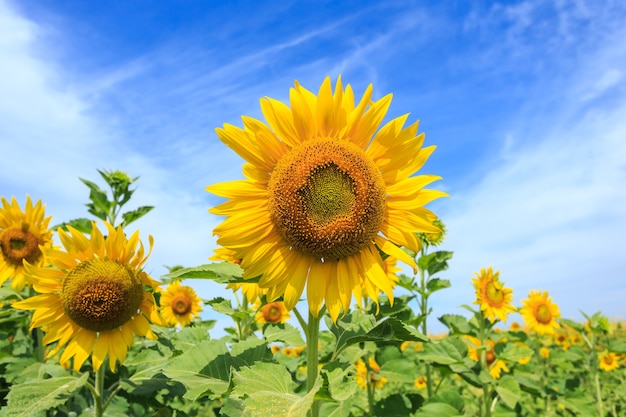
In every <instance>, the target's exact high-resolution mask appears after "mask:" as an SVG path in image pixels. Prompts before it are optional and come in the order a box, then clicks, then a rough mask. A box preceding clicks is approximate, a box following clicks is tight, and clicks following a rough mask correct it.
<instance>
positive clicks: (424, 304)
mask: <svg viewBox="0 0 626 417" xmlns="http://www.w3.org/2000/svg"><path fill="white" fill-rule="evenodd" d="M425 255H426V250H425V249H424V248H422V249H421V251H420V256H425ZM419 273H420V296H421V302H420V310H421V311H420V313H421V314H422V317H423V318H424V319H423V321H422V325H421V327H422V334H423V335H425V336H428V294H427V292H426V284H427V280H426V274H425V272H424V268H420V270H419ZM426 392H427V393H428V398H430V397H432V396H433V381H432V377H431V368H430V364H428V363H427V364H426Z"/></svg>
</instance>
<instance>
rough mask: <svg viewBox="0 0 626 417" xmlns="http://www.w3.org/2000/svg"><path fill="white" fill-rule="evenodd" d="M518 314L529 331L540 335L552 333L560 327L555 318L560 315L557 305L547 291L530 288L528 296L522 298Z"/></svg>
mask: <svg viewBox="0 0 626 417" xmlns="http://www.w3.org/2000/svg"><path fill="white" fill-rule="evenodd" d="M522 305H523V307H522V308H521V309H520V314H521V315H522V317H523V318H524V322H525V323H526V325H527V326H528V328H529V330H530V331H534V332H537V333H538V334H541V335H553V334H554V331H555V330H556V329H558V328H559V327H560V325H559V323H557V321H556V319H557V318H559V317H561V313H560V312H559V306H558V305H557V304H554V303H553V302H552V298H551V297H548V292H547V291H544V292H539V291H535V290H530V292H529V293H528V298H527V299H525V300H522Z"/></svg>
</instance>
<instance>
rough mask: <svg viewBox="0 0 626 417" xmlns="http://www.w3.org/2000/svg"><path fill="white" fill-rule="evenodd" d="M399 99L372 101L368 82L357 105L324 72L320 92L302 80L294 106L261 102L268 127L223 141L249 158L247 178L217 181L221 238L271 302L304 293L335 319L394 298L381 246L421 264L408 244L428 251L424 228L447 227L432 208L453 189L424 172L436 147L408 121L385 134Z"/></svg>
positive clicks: (253, 127) (229, 134) (246, 129)
mask: <svg viewBox="0 0 626 417" xmlns="http://www.w3.org/2000/svg"><path fill="white" fill-rule="evenodd" d="M390 102H391V95H388V96H385V97H383V98H382V99H380V100H377V101H373V100H372V87H371V86H369V87H368V88H367V89H366V91H365V94H364V96H363V97H362V99H361V101H359V102H357V103H355V100H354V93H353V90H352V88H351V87H350V86H349V85H348V86H346V88H345V89H344V88H343V85H342V83H341V79H338V80H337V84H336V87H335V91H334V93H333V91H332V86H331V82H330V78H326V79H325V80H324V82H323V83H322V86H321V87H320V89H319V92H318V94H317V96H316V95H315V94H314V93H312V92H310V91H309V90H307V89H305V88H303V87H302V86H301V85H300V84H299V83H298V82H296V83H295V87H294V88H292V89H291V91H290V105H291V107H289V106H287V105H285V104H284V103H282V102H280V101H277V100H274V99H272V98H263V99H262V100H261V111H262V112H263V115H264V117H265V120H266V123H267V124H266V123H264V122H262V121H259V120H256V119H253V118H250V117H245V116H244V117H243V118H242V119H243V129H241V128H238V127H235V126H233V125H229V124H226V125H224V127H223V128H219V129H217V130H216V131H217V135H218V136H219V137H220V139H221V140H222V141H223V142H224V143H225V144H226V145H228V146H229V147H231V148H232V149H233V150H234V151H235V152H237V153H238V154H239V155H240V156H241V157H243V158H244V159H245V160H246V161H247V163H246V164H244V166H243V173H244V175H245V177H246V179H245V180H240V181H231V182H225V183H220V184H215V185H211V186H209V187H207V191H209V192H211V193H213V194H215V195H217V196H219V197H224V198H227V199H228V201H226V202H225V203H222V204H220V205H218V206H217V207H214V208H212V209H211V210H210V211H211V213H213V214H216V215H220V216H226V219H225V220H224V222H223V223H221V224H220V225H219V226H217V227H216V228H215V230H214V234H216V235H217V236H218V239H217V243H218V244H219V245H220V246H223V247H225V248H228V249H230V250H233V251H234V252H235V255H234V256H235V258H237V259H241V267H242V268H243V269H244V275H243V276H244V278H246V279H247V278H254V277H258V276H260V277H261V278H260V281H259V285H260V286H261V287H262V288H267V297H268V300H269V301H274V300H276V299H277V298H279V297H281V296H283V299H284V302H285V305H286V306H287V309H288V310H291V309H293V308H294V306H295V305H296V303H297V302H298V301H299V299H300V296H301V295H302V293H303V291H304V287H305V284H306V287H307V288H306V290H307V293H306V298H307V300H308V304H309V310H310V311H311V313H312V314H313V315H314V316H317V315H318V314H319V311H320V309H321V308H322V305H323V304H325V305H326V308H327V310H328V311H329V313H330V316H331V317H332V319H333V320H334V321H336V320H337V318H338V316H339V314H340V313H341V311H342V310H343V312H344V313H345V312H346V311H347V310H348V309H349V308H350V303H351V299H352V295H353V294H354V296H355V298H356V299H357V302H358V303H360V304H361V303H362V301H361V300H362V296H363V292H364V291H367V294H368V295H369V296H370V297H372V299H373V301H375V302H377V301H378V294H379V293H380V292H381V291H382V292H383V293H385V294H387V296H388V297H389V298H390V300H391V301H393V287H392V281H391V280H390V279H389V276H388V275H387V274H386V273H385V270H384V264H383V261H382V258H381V256H380V254H379V252H378V250H381V251H382V252H384V253H386V254H387V255H390V256H394V257H396V258H398V259H399V260H401V261H402V262H404V263H406V264H408V265H410V266H412V267H413V269H414V270H416V268H417V266H416V264H415V262H414V260H413V259H412V258H411V257H410V256H409V255H408V254H406V253H405V252H404V251H403V250H402V249H400V247H399V246H404V247H406V248H408V249H410V250H412V251H414V252H417V251H419V249H420V243H419V240H418V238H417V235H416V233H417V232H430V233H436V232H439V229H438V228H436V227H435V226H433V225H432V222H433V221H434V220H435V219H436V216H435V215H434V214H433V213H432V212H431V211H430V210H428V209H426V208H424V205H426V204H427V203H429V202H430V201H432V200H435V199H437V198H439V197H442V196H445V195H446V194H445V193H443V192H441V191H436V190H426V189H424V187H425V186H426V185H428V184H430V183H432V182H433V181H436V180H438V179H440V177H438V176H435V175H414V174H415V173H416V172H417V171H418V170H420V169H421V167H422V166H423V165H424V163H425V162H426V160H427V159H428V157H429V156H430V154H431V153H432V152H433V151H434V146H429V147H426V148H422V145H423V142H424V135H423V134H419V135H417V123H414V124H412V125H410V126H408V127H404V123H405V121H406V119H407V116H402V117H399V118H396V119H393V120H391V121H389V122H388V123H387V124H385V125H384V126H383V127H382V128H380V129H379V127H380V125H381V123H382V120H383V118H384V116H385V114H386V112H387V109H388V107H389V104H390Z"/></svg>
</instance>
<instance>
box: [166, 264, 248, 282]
mask: <svg viewBox="0 0 626 417" xmlns="http://www.w3.org/2000/svg"><path fill="white" fill-rule="evenodd" d="M242 277H243V269H241V267H239V265H235V264H233V263H230V262H215V263H211V264H204V265H198V266H194V267H190V268H180V269H177V270H175V271H173V272H170V273H169V274H166V275H163V276H162V277H161V278H162V279H164V280H169V281H171V280H174V279H181V280H182V279H210V280H213V281H216V282H218V283H220V284H230V283H237V282H239V283H246V282H247V283H253V282H259V280H258V279H257V278H253V279H249V280H244V279H243V278H242Z"/></svg>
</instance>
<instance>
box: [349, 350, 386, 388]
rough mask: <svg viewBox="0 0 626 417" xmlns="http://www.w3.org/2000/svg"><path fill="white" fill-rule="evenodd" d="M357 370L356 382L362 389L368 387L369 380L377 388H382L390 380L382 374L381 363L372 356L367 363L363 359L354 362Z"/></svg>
mask: <svg viewBox="0 0 626 417" xmlns="http://www.w3.org/2000/svg"><path fill="white" fill-rule="evenodd" d="M354 367H355V370H356V382H357V384H358V385H359V387H361V388H362V389H366V388H367V384H368V381H369V383H370V384H372V385H373V386H374V388H375V389H381V388H383V387H384V386H385V384H386V383H387V382H388V381H389V380H388V379H387V378H385V377H384V376H380V375H379V373H380V365H379V364H378V363H377V362H376V360H375V359H374V358H372V357H370V358H369V359H368V360H367V364H365V362H364V361H363V360H362V359H358V360H357V361H356V363H355V364H354Z"/></svg>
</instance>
